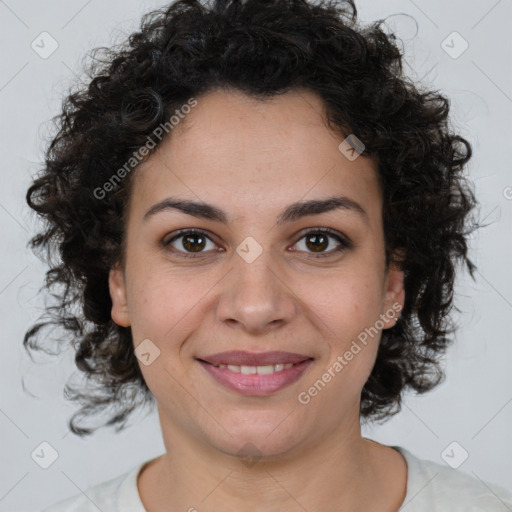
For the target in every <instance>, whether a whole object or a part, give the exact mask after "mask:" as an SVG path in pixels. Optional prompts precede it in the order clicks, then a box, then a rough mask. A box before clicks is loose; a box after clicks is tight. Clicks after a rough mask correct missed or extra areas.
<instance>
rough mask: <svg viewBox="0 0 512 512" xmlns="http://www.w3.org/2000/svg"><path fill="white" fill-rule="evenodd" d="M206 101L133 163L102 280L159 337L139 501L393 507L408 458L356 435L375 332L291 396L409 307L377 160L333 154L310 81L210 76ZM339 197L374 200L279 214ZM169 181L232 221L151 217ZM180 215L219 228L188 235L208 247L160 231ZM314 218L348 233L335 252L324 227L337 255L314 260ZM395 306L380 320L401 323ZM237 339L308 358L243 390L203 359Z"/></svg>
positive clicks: (202, 506) (129, 322)
mask: <svg viewBox="0 0 512 512" xmlns="http://www.w3.org/2000/svg"><path fill="white" fill-rule="evenodd" d="M197 102H198V103H197V106H195V107H194V108H193V109H192V111H191V112H190V113H189V114H187V116H186V118H185V119H184V120H182V121H181V122H180V124H179V125H178V126H176V127H175V128H174V130H173V132H172V133H171V137H169V138H168V139H166V140H165V141H163V142H162V144H161V145H160V147H159V148H158V150H157V152H156V153H154V154H153V155H152V156H151V157H150V158H149V159H148V160H147V161H146V162H145V163H144V164H141V165H140V166H139V168H138V169H137V171H136V174H135V175H134V176H133V184H132V186H133V188H132V194H131V199H130V202H129V205H128V216H127V221H126V222H127V224H126V254H125V259H124V261H123V263H122V264H119V265H117V266H115V267H114V268H112V270H111V272H110V277H109V285H110V294H111V297H112V303H113V306H112V318H113V320H114V321H115V322H116V323H117V324H119V325H122V326H125V327H126V326H130V327H131V329H132V334H133V339H134V345H135V347H137V346H138V345H139V344H140V343H141V342H142V341H143V340H145V339H150V340H151V342H152V343H153V344H154V345H156V346H157V347H158V349H159V350H160V355H159V357H157V358H156V359H155V360H154V361H153V362H152V363H151V364H150V365H148V366H146V365H143V364H141V363H140V362H139V364H140V367H141V370H142V372H143V375H144V378H145V380H146V382H147V385H148V386H149V388H150V389H151V391H152V393H153V394H154V396H155V398H156V401H157V404H158V411H159V417H160V423H161V427H162V434H163V439H164V444H165V447H166V453H165V454H164V455H162V456H161V457H158V458H157V459H154V460H152V461H151V462H150V463H149V464H147V465H146V466H145V467H144V468H143V470H142V471H141V473H140V474H139V478H138V489H139V494H140V496H141V499H142V502H143V504H144V506H145V508H146V509H147V510H148V511H149V512H157V511H161V510H169V509H170V507H171V506H172V507H173V508H172V510H183V511H185V510H194V509H193V508H192V507H194V508H195V509H197V510H198V511H200V512H203V511H204V512H208V511H212V512H213V511H217V512H218V511H219V510H222V511H235V510H236V511H237V512H241V511H242V512H244V511H247V512H249V511H251V512H254V511H255V510H256V511H266V512H273V511H280V512H282V511H290V512H291V511H297V510H303V509H305V510H308V511H311V512H312V511H318V510H322V511H336V512H340V511H351V512H357V511H361V512H362V511H365V512H369V511H370V512H371V511H374V510H375V511H377V510H378V511H380V512H386V511H387V512H392V511H396V510H398V508H399V507H400V505H401V504H402V502H403V500H404V498H405V493H406V482H407V465H406V462H405V460H404V459H403V457H402V455H401V454H399V453H398V452H397V451H395V450H393V449H391V448H389V447H386V446H384V445H381V444H379V443H375V442H373V441H370V440H367V439H364V438H362V436H361V429H360V418H359V407H360V395H361V390H362V388H363V386H364V384H365V382H366V380H367V379H368V376H369V374H370V372H371V369H372V367H373V365H374V362H375V358H376V354H377V349H378V344H379V341H380V335H381V333H380V332H379V334H378V335H377V336H374V337H373V338H369V340H368V343H367V345H366V346H363V345H361V346H362V347H364V348H363V349H362V350H361V351H360V352H359V353H358V354H357V355H355V356H354V357H353V359H352V360H351V361H350V362H349V363H348V364H347V365H346V366H345V367H344V368H343V370H342V371H341V372H339V373H337V374H336V376H335V377H334V378H332V380H331V381H330V382H329V383H328V384H327V385H326V386H325V387H324V389H322V391H321V392H319V393H318V394H317V395H316V396H315V397H314V398H312V399H311V401H310V402H309V403H308V404H307V405H303V404H301V403H300V402H299V401H298V398H297V397H298V395H299V393H300V392H303V391H307V390H308V388H309V387H310V386H311V385H312V384H313V383H314V382H315V381H316V380H317V379H318V378H321V376H322V374H323V373H324V372H325V371H326V370H327V369H328V368H332V366H333V364H334V363H335V361H336V360H337V358H338V356H342V355H343V354H344V353H345V352H346V351H347V350H348V349H349V348H350V346H351V344H352V342H353V340H356V339H357V336H358V334H360V333H361V332H363V331H364V330H365V328H368V327H370V326H374V325H375V323H376V321H377V320H378V319H379V315H383V314H385V313H386V312H387V311H389V310H390V308H391V307H392V305H393V304H395V305H396V304H398V305H400V307H402V306H403V303H404V289H403V274H402V272H401V271H399V270H398V269H397V268H395V267H393V266H391V267H389V268H388V269H386V267H385V257H384V235H383V225H382V195H381V190H380V186H379V182H378V174H377V172H378V170H377V164H376V163H375V161H374V160H372V159H370V158H366V157H361V156H360V157H358V158H357V159H355V160H353V161H350V160H349V159H347V158H346V157H345V155H343V154H342V153H341V152H340V150H339V149H338V145H339V144H340V142H342V141H343V139H344V137H343V136H342V135H340V134H338V133H335V132H334V131H332V130H331V129H330V128H328V126H327V125H326V122H325V114H324V109H323V104H322V101H321V99H320V98H319V97H318V96H316V95H315V94H314V93H312V92H308V91H293V92H288V93H286V94H284V95H281V96H279V97H276V98H274V99H272V100H270V101H265V102H262V101H258V100H256V99H254V98H250V97H248V96H246V95H244V94H242V93H240V92H237V91H232V90H231V91H230V90H217V91H215V92H210V93H208V94H206V95H204V96H201V97H199V98H197ZM332 195H344V196H346V197H348V198H350V199H351V200H353V201H356V202H357V203H359V205H360V206H361V207H362V208H363V209H364V210H365V212H366V215H364V216H363V215H361V214H359V213H357V212H356V211H354V210H351V209H344V208H341V209H336V210H332V211H329V212H324V213H321V214H316V215H309V216H307V217H303V218H300V219H297V220H294V221H293V222H289V223H286V224H283V225H277V223H276V219H277V216H278V215H279V213H280V212H281V211H282V210H283V209H284V208H285V207H287V206H288V205H289V204H291V203H293V202H296V201H303V200H304V201H305V200H310V199H326V198H329V197H331V196H332ZM170 196H173V197H177V198H181V199H189V200H194V201H203V202H207V203H210V204H213V205H215V206H217V207H218V208H220V209H223V210H224V211H225V212H226V214H227V215H228V216H229V218H230V222H229V223H228V224H222V223H220V222H216V221H212V220H204V219H199V218H196V217H193V216H191V215H187V214H185V213H183V212H180V211H178V210H174V209H168V210H165V211H160V212H159V213H156V214H155V215H153V216H150V217H149V218H148V219H146V220H144V214H145V213H146V212H147V211H148V210H149V209H150V208H151V207H152V206H153V205H155V204H156V203H158V202H159V201H162V200H163V199H166V198H168V197H170ZM186 228H197V229H202V230H204V231H206V234H207V235H208V236H209V237H210V239H211V240H208V239H206V240H205V241H203V244H204V245H203V246H201V240H199V241H198V239H194V240H192V244H193V245H192V250H193V249H194V248H197V247H198V246H199V247H202V249H201V248H200V249H199V251H201V250H202V252H199V254H198V253H195V252H191V251H190V246H187V247H188V249H189V254H192V256H195V257H191V258H184V257H180V254H187V248H184V247H183V245H182V241H183V238H181V239H177V240H175V241H174V242H173V243H172V245H168V246H167V247H164V246H163V245H162V242H163V241H168V240H169V239H171V238H172V235H173V233H176V231H178V230H181V229H186ZM308 228H331V229H333V230H335V231H337V232H339V233H340V234H342V235H344V236H345V237H347V238H348V239H349V240H350V241H351V242H352V244H353V245H352V247H351V248H346V249H344V250H343V251H341V252H336V251H334V250H333V249H335V248H336V247H338V246H339V242H337V240H336V239H334V238H329V239H328V240H329V245H327V243H325V244H324V245H323V246H322V249H321V250H320V252H321V253H322V252H323V254H328V255H327V256H324V257H321V258H316V257H315V254H318V253H317V252H315V246H314V242H315V240H314V236H313V237H311V236H309V237H308V236H304V233H303V232H304V230H306V229H308ZM248 236H250V237H252V238H254V239H255V240H256V241H257V242H258V244H259V245H260V246H261V248H262V250H263V252H262V253H261V255H260V256H259V257H257V258H256V259H255V260H254V261H253V262H252V263H248V262H247V261H245V260H244V259H243V258H241V257H240V256H239V254H238V253H237V252H236V248H237V247H238V246H239V245H240V244H241V242H242V241H243V240H244V239H245V238H246V237H248ZM173 249H174V251H173ZM180 251H181V252H180ZM384 320H385V321H384V325H383V329H387V328H390V327H392V326H393V325H394V323H395V321H396V320H395V319H393V318H389V316H385V317H384ZM227 350H246V351H251V352H264V351H268V350H282V351H289V352H298V353H300V354H305V355H308V356H310V357H313V358H314V362H313V364H312V365H311V366H310V367H309V368H308V370H307V371H306V373H305V374H304V375H303V376H302V377H301V378H300V379H299V380H298V381H296V382H294V383H292V384H291V385H289V386H288V387H286V388H284V389H282V390H280V391H278V392H276V393H273V394H271V395H268V396H263V397H261V396H260V397H254V396H243V395H241V394H239V393H237V392H235V391H232V390H230V389H227V388H225V387H223V386H222V385H220V384H218V383H217V382H216V381H215V380H213V379H212V377H211V376H210V375H209V374H208V373H207V372H206V371H205V370H204V369H203V368H202V367H201V366H200V364H199V363H198V362H197V361H196V359H195V358H196V357H200V356H206V355H208V354H214V353H217V352H223V351H227ZM247 443H250V444H247ZM243 447H244V448H243ZM242 448H243V449H244V451H243V452H240V450H241V449H242ZM240 453H242V454H244V455H247V456H249V457H251V456H252V457H255V458H253V459H249V460H250V461H252V463H251V464H248V463H247V459H242V458H241V457H240V456H239V454H240ZM301 507H303V508H301Z"/></svg>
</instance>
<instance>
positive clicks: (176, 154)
mask: <svg viewBox="0 0 512 512" xmlns="http://www.w3.org/2000/svg"><path fill="white" fill-rule="evenodd" d="M196 101H197V105H196V106H195V107H193V108H192V109H191V111H190V112H189V113H188V114H186V116H184V118H183V119H181V120H180V122H179V124H178V125H177V126H175V127H174V129H173V130H172V132H171V133H170V136H169V137H168V138H167V139H165V140H164V141H163V142H162V143H161V145H160V147H159V148H158V150H157V151H156V153H154V154H153V155H152V156H151V157H150V158H149V159H148V160H147V161H146V162H144V163H143V164H141V165H140V166H139V168H138V169H137V171H136V176H135V183H134V189H136V190H137V193H136V195H135V197H134V207H139V208H142V207H149V206H151V205H152V204H154V203H155V202H158V201H160V200H162V199H164V198H165V197H166V196H170V195H172V196H177V195H178V196H179V195H181V196H183V197H186V198H189V199H194V200H203V201H207V200H208V202H210V203H218V204H222V205H223V206H224V208H225V209H228V210H229V208H228V207H227V205H232V206H233V208H234V209H236V208H242V209H243V208H244V206H245V207H246V209H248V208H250V210H251V212H252V213H253V214H254V213H257V212H258V211H259V209H266V210H269V209H272V205H274V204H275V209H276V210H281V209H282V206H283V204H287V203H292V202H295V201H298V200H301V199H304V200H307V199H311V198H318V197H327V196H329V195H335V194H343V195H346V196H348V197H350V198H352V199H354V200H355V201H358V202H366V203H371V204H369V207H370V209H372V208H374V209H376V210H377V212H379V208H380V206H381V198H380V187H379V185H378V176H377V172H378V171H377V166H376V163H375V162H374V160H373V159H370V158H366V157H358V158H356V159H355V160H349V159H348V158H347V157H346V156H345V155H344V154H343V153H342V152H341V151H340V150H339V148H338V146H339V144H340V143H341V142H342V141H343V139H344V136H343V135H341V134H340V133H336V132H334V131H332V130H331V129H330V128H329V127H328V126H327V124H326V121H325V110H324V104H323V102H322V100H321V98H320V97H319V96H317V95H316V94H314V93H312V92H309V91H294V92H288V93H285V94H282V95H280V96H276V97H273V98H272V99H270V100H265V101H261V100H258V99H255V98H252V97H249V96H247V95H245V94H243V93H241V92H238V91H226V90H219V91H215V92H211V93H208V94H206V95H204V96H200V97H198V98H196ZM258 205H259V206H258Z"/></svg>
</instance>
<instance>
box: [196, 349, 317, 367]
mask: <svg viewBox="0 0 512 512" xmlns="http://www.w3.org/2000/svg"><path fill="white" fill-rule="evenodd" d="M198 359H200V360H201V361H205V362H207V363H211V364H215V365H219V364H226V365H228V364H229V365H234V366H265V365H274V364H287V363H293V364H296V363H300V362H302V361H306V360H307V359H312V357H309V356H305V355H303V354H295V353H293V352H277V351H272V352H260V353H255V352H244V351H240V350H232V351H229V352H219V353H218V354H212V355H210V356H205V357H199V358H198Z"/></svg>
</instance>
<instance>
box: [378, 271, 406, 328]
mask: <svg viewBox="0 0 512 512" xmlns="http://www.w3.org/2000/svg"><path fill="white" fill-rule="evenodd" d="M404 303H405V289H404V272H403V270H400V269H399V268H398V267H397V266H393V265H392V266H391V267H390V269H389V272H388V278H387V286H386V298H385V301H384V305H385V311H384V316H383V321H384V329H390V328H391V327H393V326H394V325H395V324H396V321H397V319H398V317H399V316H400V312H401V311H402V309H403V307H404Z"/></svg>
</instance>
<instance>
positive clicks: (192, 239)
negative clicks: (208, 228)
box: [162, 229, 216, 258]
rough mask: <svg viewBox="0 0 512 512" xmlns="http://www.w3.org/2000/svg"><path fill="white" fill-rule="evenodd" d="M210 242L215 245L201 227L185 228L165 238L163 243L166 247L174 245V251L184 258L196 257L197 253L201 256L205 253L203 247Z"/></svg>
mask: <svg viewBox="0 0 512 512" xmlns="http://www.w3.org/2000/svg"><path fill="white" fill-rule="evenodd" d="M208 242H210V243H211V244H212V246H213V248H214V247H215V245H216V244H215V243H214V242H213V241H212V240H211V238H210V237H209V236H208V235H206V233H205V232H204V231H201V230H200V229H183V230H181V231H178V232H177V233H175V234H174V236H173V237H172V238H170V239H168V240H164V241H163V242H162V245H163V246H164V247H165V248H168V247H169V246H172V251H173V252H175V253H177V254H178V255H179V256H180V257H183V258H196V257H198V256H195V254H198V255H199V256H200V255H201V254H204V253H205V252H208V251H204V250H203V249H204V248H205V246H207V245H208Z"/></svg>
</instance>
